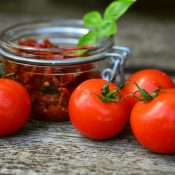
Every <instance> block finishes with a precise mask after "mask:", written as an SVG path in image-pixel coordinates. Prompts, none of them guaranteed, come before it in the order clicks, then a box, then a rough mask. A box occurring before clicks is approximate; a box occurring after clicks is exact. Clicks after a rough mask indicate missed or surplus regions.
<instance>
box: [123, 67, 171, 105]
mask: <svg viewBox="0 0 175 175" xmlns="http://www.w3.org/2000/svg"><path fill="white" fill-rule="evenodd" d="M135 82H136V83H137V84H138V85H139V86H140V87H141V88H143V89H145V90H146V91H148V92H149V93H153V91H155V90H156V89H157V88H158V87H159V86H161V87H162V88H163V89H167V88H173V87H174V83H173V80H172V79H171V78H170V77H169V76H168V75H167V74H166V73H164V72H162V71H160V70H157V69H144V70H140V71H138V72H136V73H134V74H133V75H131V76H130V77H129V78H128V80H127V84H126V85H125V87H124V89H123V90H124V91H125V93H126V95H127V94H133V93H135V92H136V91H137V87H136V86H135ZM136 95H137V96H138V97H140V93H136ZM126 99H127V100H128V103H130V108H132V107H133V106H134V105H135V104H136V102H137V100H136V99H135V98H133V97H132V96H128V97H126Z"/></svg>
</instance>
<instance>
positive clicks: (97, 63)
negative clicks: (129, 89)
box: [0, 19, 130, 121]
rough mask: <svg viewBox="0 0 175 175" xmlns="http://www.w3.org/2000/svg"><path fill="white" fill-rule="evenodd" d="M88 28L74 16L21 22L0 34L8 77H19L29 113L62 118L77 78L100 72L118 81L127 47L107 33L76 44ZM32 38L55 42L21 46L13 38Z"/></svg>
mask: <svg viewBox="0 0 175 175" xmlns="http://www.w3.org/2000/svg"><path fill="white" fill-rule="evenodd" d="M89 30H90V29H88V28H85V27H84V26H83V24H82V22H81V21H79V20H63V19H52V20H43V21H34V22H27V23H23V24H19V25H16V26H13V27H11V28H8V29H6V30H5V31H3V32H2V33H1V34H0V55H1V60H2V62H3V64H4V66H5V72H6V74H8V76H9V78H11V79H14V80H17V81H19V82H20V83H22V84H23V85H24V86H25V87H26V88H27V90H28V92H29V94H30V96H31V100H32V113H31V117H33V118H35V119H39V120H44V121H65V120H68V119H69V117H68V109H67V106H68V101H69V97H70V95H71V93H72V91H73V90H74V89H75V88H76V87H77V85H78V84H80V83H81V82H83V81H85V80H87V79H92V78H103V79H106V80H113V81H115V82H118V83H121V82H122V81H123V80H124V64H125V61H126V60H127V58H129V57H130V50H129V49H128V48H125V47H120V46H115V45H114V40H113V37H110V38H103V39H101V40H100V41H99V42H98V43H97V44H95V45H92V46H85V47H76V44H77V42H78V39H79V38H80V37H81V36H82V35H84V34H85V33H87V32H88V31H89ZM28 38H32V39H34V40H36V41H37V42H38V43H40V42H42V41H43V40H44V39H49V41H50V42H51V43H53V44H54V45H57V46H58V47H57V48H36V47H27V46H22V45H20V44H19V43H18V41H19V40H22V41H23V40H26V39H28Z"/></svg>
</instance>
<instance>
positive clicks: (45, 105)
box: [5, 38, 100, 121]
mask: <svg viewBox="0 0 175 175" xmlns="http://www.w3.org/2000/svg"><path fill="white" fill-rule="evenodd" d="M18 45H20V46H22V47H21V48H18V49H17V53H16V55H17V56H20V57H26V58H28V57H29V58H33V59H42V60H44V59H45V60H62V59H68V58H72V57H73V58H76V54H75V52H74V51H72V50H71V49H70V51H68V52H66V57H65V53H64V50H61V51H60V50H59V47H58V46H57V45H54V44H52V43H51V42H50V41H49V40H48V39H46V40H43V41H40V42H38V41H36V40H34V39H31V38H27V39H26V40H18ZM43 48H44V49H50V50H52V49H53V50H52V51H50V50H48V51H47V50H44V51H43V50H42V49H43ZM40 49H41V50H40ZM5 65H6V71H7V73H10V74H11V73H13V75H12V76H11V78H12V79H15V80H17V81H19V82H21V83H22V84H23V85H24V86H25V87H26V88H27V90H28V92H29V93H30V95H31V99H32V116H31V117H32V118H35V119H39V120H44V121H66V120H68V119H69V117H68V109H67V106H68V101H69V97H70V95H71V93H72V91H73V90H74V88H75V87H76V86H77V85H78V84H79V83H81V82H82V81H84V80H87V79H90V78H97V77H100V72H99V71H98V70H97V69H95V67H94V66H92V64H80V65H78V66H77V65H76V66H71V65H70V66H69V65H68V66H60V67H56V66H37V65H25V64H22V65H21V64H14V63H13V62H11V61H9V60H5Z"/></svg>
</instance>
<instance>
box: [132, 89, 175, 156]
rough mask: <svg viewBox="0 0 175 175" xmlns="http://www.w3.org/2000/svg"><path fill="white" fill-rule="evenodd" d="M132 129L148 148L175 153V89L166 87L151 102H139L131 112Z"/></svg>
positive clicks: (158, 151)
mask: <svg viewBox="0 0 175 175" xmlns="http://www.w3.org/2000/svg"><path fill="white" fill-rule="evenodd" d="M130 124H131V129H132V131H133V133H134V136H135V138H136V139H137V140H138V141H139V142H140V143H141V144H142V145H143V146H144V147H146V148H147V149H149V150H151V151H153V152H156V153H162V154H170V153H175V89H174V88H173V89H164V90H162V91H160V94H159V95H158V96H157V97H156V98H155V99H153V100H152V101H150V102H145V103H143V102H137V103H136V105H135V106H134V108H133V109H132V112H131V118H130Z"/></svg>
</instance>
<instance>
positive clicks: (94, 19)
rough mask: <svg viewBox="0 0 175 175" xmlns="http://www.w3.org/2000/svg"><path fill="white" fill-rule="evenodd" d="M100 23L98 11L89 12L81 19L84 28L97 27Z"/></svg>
mask: <svg viewBox="0 0 175 175" xmlns="http://www.w3.org/2000/svg"><path fill="white" fill-rule="evenodd" d="M101 21H102V18H101V14H100V13H99V12H98V11H92V12H89V13H87V14H86V15H85V16H84V17H83V22H84V25H85V26H86V27H98V26H99V24H100V23H101Z"/></svg>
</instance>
